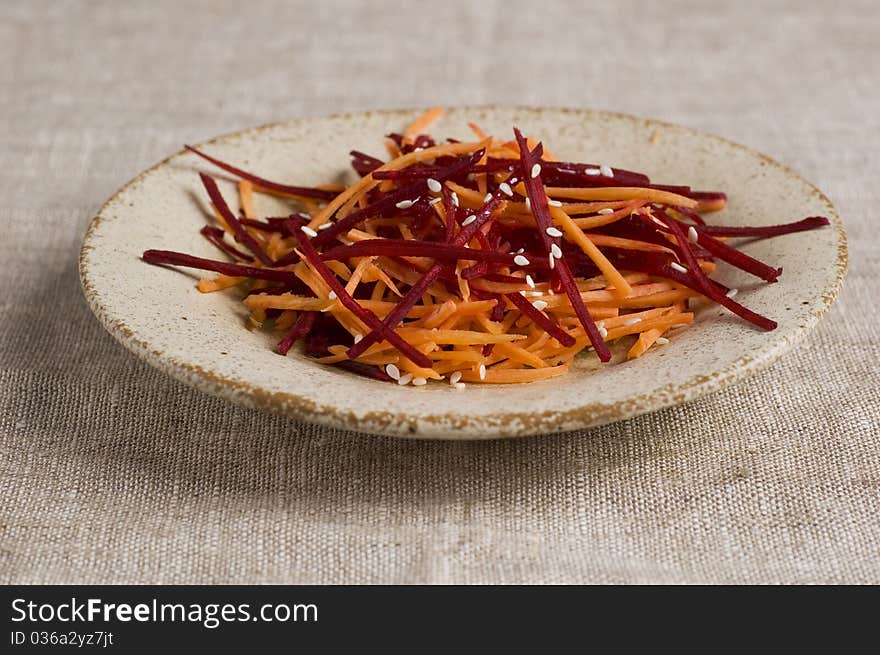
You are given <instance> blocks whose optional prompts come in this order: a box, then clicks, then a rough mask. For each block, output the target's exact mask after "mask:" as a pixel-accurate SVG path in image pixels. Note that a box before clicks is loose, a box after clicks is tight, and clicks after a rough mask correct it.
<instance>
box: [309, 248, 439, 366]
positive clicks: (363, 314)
mask: <svg viewBox="0 0 880 655" xmlns="http://www.w3.org/2000/svg"><path fill="white" fill-rule="evenodd" d="M299 247H300V250H301V251H302V254H303V258H304V259H305V260H306V261H308V262H309V263H310V264H311V265H312V266H313V267H314V269H315V271H316V272H317V273H318V275H320V276H321V278H322V279H323V280H324V282H326V283H327V286H329V287H330V289H332V290H333V292H334V293H335V294H336V297H337V298H338V299H339V302H341V303H342V304H343V305H344V306H345V307H346V308H348V309H349V310H350V311H351V312H352V313H353V314H354V315H355V316H357V317H358V318H359V319H360V320H361V321H363V322H364V323H366V324H367V326H368V327H370V328H371V329H372V330H373V332H371V333H370V334H376V333H378V336H379V337H381V338H383V339H385V340H386V341H388V343H390V344H391V345H392V346H394V347H395V348H397V349H398V350H399V351H400V352H401V353H402V354H404V355H405V356H406V357H408V358H409V359H410V360H412V362H413V363H414V364H416V365H418V366H422V367H424V368H430V367H431V366H433V362H432V361H431V359H430V358H429V357H428V356H427V355H425V354H424V353H421V352H419V351H418V350H416V349H415V348H413V347H412V346H411V345H410V344H408V343H407V342H406V341H404V339H403V338H402V337H401V336H400V335H399V334H397V333H396V332H395V331H394V330H392V329H389V328H387V327H386V326H385V325H384V324H383V323H382V321H380V320H379V317H378V316H376V315H375V314H374V313H373V312H371V311H370V310H369V309H366V308H365V307H363V306H361V304H360V303H359V302H358V301H357V300H355V299H354V298H353V297H352V296H351V294H349V293H348V291H346V290H345V287H344V286H343V285H342V283H341V282H340V281H339V278H337V277H336V274H335V273H333V271H331V270H330V269H329V268H327V265H326V264H325V263H324V262H323V261H322V260H321V256H320V255H319V254H318V251H317V250H315V246H314V245H312V242H311V240H310V239H309V238H308V237H306V236H305V235H303V236H301V237H299ZM349 357H350V359H354V357H351V356H349Z"/></svg>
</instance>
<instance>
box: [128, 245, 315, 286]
mask: <svg viewBox="0 0 880 655" xmlns="http://www.w3.org/2000/svg"><path fill="white" fill-rule="evenodd" d="M141 258H142V259H143V260H144V261H145V262H147V263H148V264H160V265H161V264H167V265H169V266H185V267H187V268H198V269H201V270H203V271H214V272H215V273H222V274H223V275H232V276H234V277H252V278H254V279H255V280H272V281H275V282H292V281H293V280H297V279H298V278H297V277H296V275H294V274H293V273H291V272H290V271H283V270H280V269H277V268H257V267H256V266H244V265H242V264H233V263H231V262H219V261H216V260H213V259H204V258H203V257H196V256H195V255H188V254H186V253H182V252H174V251H173V250H145V251H144V254H143V255H141Z"/></svg>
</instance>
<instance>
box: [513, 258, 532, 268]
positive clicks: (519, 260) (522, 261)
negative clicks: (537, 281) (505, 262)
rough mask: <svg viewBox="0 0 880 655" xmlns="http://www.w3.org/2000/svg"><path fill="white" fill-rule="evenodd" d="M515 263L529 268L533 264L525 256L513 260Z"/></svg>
mask: <svg viewBox="0 0 880 655" xmlns="http://www.w3.org/2000/svg"><path fill="white" fill-rule="evenodd" d="M513 263H514V264H516V265H517V266H528V265H529V264H530V263H531V262H529V259H528V257H524V256H523V255H517V256H516V257H514V258H513Z"/></svg>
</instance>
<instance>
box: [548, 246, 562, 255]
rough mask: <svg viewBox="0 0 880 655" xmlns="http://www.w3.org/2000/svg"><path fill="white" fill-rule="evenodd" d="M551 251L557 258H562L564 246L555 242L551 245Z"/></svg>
mask: <svg viewBox="0 0 880 655" xmlns="http://www.w3.org/2000/svg"><path fill="white" fill-rule="evenodd" d="M550 253H551V254H552V255H553V256H554V257H556V259H562V248H560V247H559V246H557V245H556V244H555V243H554V244H552V245H551V246H550Z"/></svg>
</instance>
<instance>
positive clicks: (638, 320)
mask: <svg viewBox="0 0 880 655" xmlns="http://www.w3.org/2000/svg"><path fill="white" fill-rule="evenodd" d="M641 322H642V319H640V318H631V319H629V320H628V321H624V322H623V324H624V325H625V326H626V327H629V326H630V325H635V324H636V323H641Z"/></svg>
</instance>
